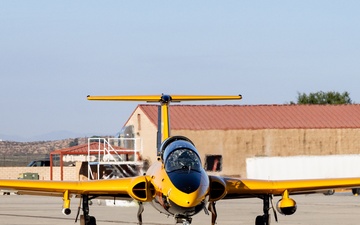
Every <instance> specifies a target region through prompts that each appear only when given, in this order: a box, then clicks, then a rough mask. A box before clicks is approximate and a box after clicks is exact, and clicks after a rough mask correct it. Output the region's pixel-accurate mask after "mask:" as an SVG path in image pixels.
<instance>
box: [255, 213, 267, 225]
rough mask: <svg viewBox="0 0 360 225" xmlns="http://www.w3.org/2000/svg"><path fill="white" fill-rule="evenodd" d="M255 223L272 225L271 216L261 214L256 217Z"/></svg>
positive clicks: (256, 224)
mask: <svg viewBox="0 0 360 225" xmlns="http://www.w3.org/2000/svg"><path fill="white" fill-rule="evenodd" d="M255 225H270V216H268V218H267V219H266V218H265V215H259V216H257V217H256V219H255Z"/></svg>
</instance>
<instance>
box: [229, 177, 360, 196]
mask: <svg viewBox="0 0 360 225" xmlns="http://www.w3.org/2000/svg"><path fill="white" fill-rule="evenodd" d="M223 180H224V181H225V184H226V190H227V193H226V195H225V197H224V198H226V199H231V198H241V197H252V196H257V195H265V194H271V195H282V194H283V193H284V192H285V191H287V192H288V193H289V194H302V193H311V192H319V191H322V190H329V189H341V188H355V187H360V178H334V179H308V180H252V179H236V178H226V177H224V178H223Z"/></svg>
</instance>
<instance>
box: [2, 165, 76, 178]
mask: <svg viewBox="0 0 360 225" xmlns="http://www.w3.org/2000/svg"><path fill="white" fill-rule="evenodd" d="M63 169H64V170H63V172H64V174H63V176H64V180H66V181H78V180H79V167H76V166H72V167H64V168H63ZM21 173H38V174H39V179H40V180H50V167H0V179H18V178H19V175H20V174H21ZM53 180H60V167H53Z"/></svg>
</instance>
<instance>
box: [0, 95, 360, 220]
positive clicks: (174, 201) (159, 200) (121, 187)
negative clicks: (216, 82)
mask: <svg viewBox="0 0 360 225" xmlns="http://www.w3.org/2000/svg"><path fill="white" fill-rule="evenodd" d="M87 98H88V100H111V101H112V100H115V101H146V102H157V103H160V106H159V128H160V129H159V131H160V133H161V135H159V137H160V139H161V145H160V146H159V147H158V161H157V162H155V163H154V164H153V165H152V166H151V167H150V168H149V169H148V171H147V172H146V173H145V174H144V175H141V176H137V177H125V178H119V179H109V180H92V181H31V180H0V188H1V189H7V190H17V191H19V192H22V193H26V194H35V195H52V196H61V197H62V198H63V210H62V212H63V213H64V214H65V215H69V214H70V213H71V210H70V199H71V196H79V197H80V198H81V204H82V207H81V208H82V212H83V213H82V215H81V216H80V224H81V225H95V224H96V219H95V218H94V217H93V216H90V215H89V201H90V200H91V199H95V198H98V197H108V198H111V199H115V198H120V199H133V200H135V201H137V202H138V203H139V208H138V212H137V218H138V223H139V224H140V225H141V224H142V216H141V215H142V212H143V210H144V207H143V203H145V202H148V203H150V204H151V205H152V206H153V207H155V208H156V209H157V210H158V211H160V212H161V213H164V214H165V215H167V216H173V217H174V218H175V220H176V222H177V223H182V224H183V225H189V224H190V223H191V220H192V216H194V215H196V214H197V213H199V212H200V211H204V212H205V213H207V214H208V213H209V211H210V212H211V215H212V216H211V224H212V225H214V224H215V223H216V218H217V212H216V208H215V203H216V202H217V201H220V200H223V199H224V200H225V199H237V198H260V199H262V202H263V214H262V215H259V216H257V217H256V219H255V224H256V225H269V224H270V217H269V211H270V210H271V209H272V210H273V213H274V216H275V219H276V220H277V216H276V211H275V209H274V206H273V205H272V197H273V196H274V195H276V196H282V197H281V199H280V200H279V201H278V203H277V205H276V208H277V210H278V211H279V212H280V213H281V214H284V215H291V214H293V213H295V211H296V202H295V201H294V200H293V199H292V198H290V194H304V193H314V192H317V191H324V190H329V189H336V188H354V187H360V178H342V179H315V180H286V181H276V180H251V179H238V178H231V177H221V176H212V175H208V174H207V173H206V172H205V170H204V169H203V168H202V163H201V160H200V157H199V153H198V151H197V149H196V148H195V144H194V143H193V142H192V141H191V140H190V139H188V138H186V137H183V136H170V121H169V105H170V103H171V102H180V101H200V100H237V99H241V95H236V96H188V95H164V94H163V95H154V96H88V97H87ZM284 169H286V168H284ZM79 213H80V207H79V211H78V213H77V216H76V219H75V221H77V219H78V215H79Z"/></svg>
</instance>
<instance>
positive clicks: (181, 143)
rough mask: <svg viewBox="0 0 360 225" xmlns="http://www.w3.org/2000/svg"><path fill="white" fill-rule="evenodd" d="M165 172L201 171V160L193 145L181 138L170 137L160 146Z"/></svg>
mask: <svg viewBox="0 0 360 225" xmlns="http://www.w3.org/2000/svg"><path fill="white" fill-rule="evenodd" d="M162 153H163V154H162V159H163V160H164V164H165V170H166V172H168V173H169V172H173V171H176V170H188V171H190V170H195V171H200V170H201V160H200V157H199V155H198V153H197V150H196V148H195V146H194V145H193V143H192V142H191V141H190V140H189V139H187V138H185V137H182V136H175V137H171V138H169V139H168V140H166V141H165V142H164V144H163V146H162Z"/></svg>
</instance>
